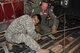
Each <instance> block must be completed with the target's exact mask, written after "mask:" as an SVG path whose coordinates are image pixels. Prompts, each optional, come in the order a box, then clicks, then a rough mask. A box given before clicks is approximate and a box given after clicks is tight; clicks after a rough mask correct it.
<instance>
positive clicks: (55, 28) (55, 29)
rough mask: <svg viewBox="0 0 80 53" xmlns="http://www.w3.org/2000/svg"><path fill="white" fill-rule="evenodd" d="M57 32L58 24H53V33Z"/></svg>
mask: <svg viewBox="0 0 80 53" xmlns="http://www.w3.org/2000/svg"><path fill="white" fill-rule="evenodd" d="M56 32H57V27H56V26H53V27H52V31H51V33H52V34H55V33H56Z"/></svg>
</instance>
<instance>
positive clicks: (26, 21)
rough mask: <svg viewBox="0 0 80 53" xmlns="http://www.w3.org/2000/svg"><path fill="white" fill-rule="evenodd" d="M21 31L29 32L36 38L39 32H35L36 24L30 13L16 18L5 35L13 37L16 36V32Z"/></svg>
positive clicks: (19, 32)
mask: <svg viewBox="0 0 80 53" xmlns="http://www.w3.org/2000/svg"><path fill="white" fill-rule="evenodd" d="M21 33H24V34H28V35H30V36H31V37H32V38H33V39H35V37H36V35H37V33H36V32H35V26H34V24H33V22H32V19H31V17H30V16H28V15H23V16H21V17H19V18H17V19H15V20H14V21H13V22H12V23H11V24H10V26H9V27H8V29H7V31H6V33H5V37H6V38H7V39H8V38H11V37H12V36H15V34H18V35H19V34H21ZM16 36H17V35H16ZM16 36H15V37H16Z"/></svg>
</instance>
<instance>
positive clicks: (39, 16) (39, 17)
mask: <svg viewBox="0 0 80 53" xmlns="http://www.w3.org/2000/svg"><path fill="white" fill-rule="evenodd" d="M34 16H37V18H38V19H39V23H41V20H42V19H41V15H40V14H34V15H33V16H32V18H34Z"/></svg>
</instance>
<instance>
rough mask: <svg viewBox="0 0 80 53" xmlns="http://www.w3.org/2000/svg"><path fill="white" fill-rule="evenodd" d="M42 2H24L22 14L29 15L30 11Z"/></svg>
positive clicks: (39, 0)
mask: <svg viewBox="0 0 80 53" xmlns="http://www.w3.org/2000/svg"><path fill="white" fill-rule="evenodd" d="M41 1H42V0H24V13H25V14H28V15H30V14H31V11H32V9H34V8H35V7H37V6H39V5H40V3H41Z"/></svg>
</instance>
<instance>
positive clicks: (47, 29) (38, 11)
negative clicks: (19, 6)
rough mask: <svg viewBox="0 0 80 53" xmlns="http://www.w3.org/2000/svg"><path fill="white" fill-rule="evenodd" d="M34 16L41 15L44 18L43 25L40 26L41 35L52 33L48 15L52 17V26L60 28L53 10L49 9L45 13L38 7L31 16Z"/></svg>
mask: <svg viewBox="0 0 80 53" xmlns="http://www.w3.org/2000/svg"><path fill="white" fill-rule="evenodd" d="M34 14H40V15H41V16H42V17H41V18H42V21H41V24H40V30H41V31H40V33H41V34H46V33H49V32H51V28H50V27H49V22H48V21H47V17H48V15H49V16H50V18H51V19H50V21H51V22H50V26H54V25H55V26H56V27H58V22H59V21H58V18H57V17H56V16H55V15H54V13H53V10H52V9H49V8H48V9H47V10H45V11H43V10H42V9H41V8H40V7H37V8H35V9H34V12H32V14H31V15H34Z"/></svg>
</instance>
